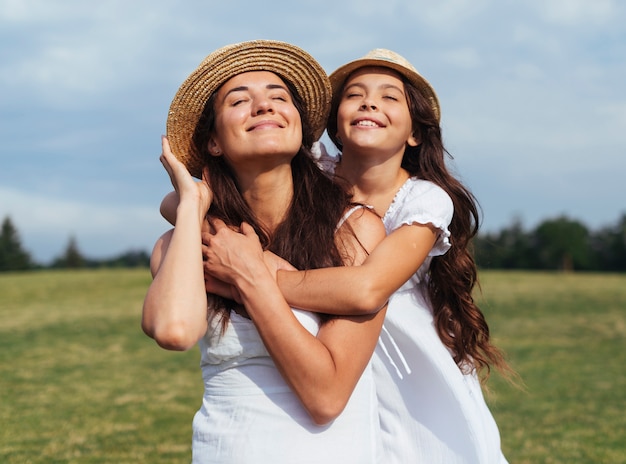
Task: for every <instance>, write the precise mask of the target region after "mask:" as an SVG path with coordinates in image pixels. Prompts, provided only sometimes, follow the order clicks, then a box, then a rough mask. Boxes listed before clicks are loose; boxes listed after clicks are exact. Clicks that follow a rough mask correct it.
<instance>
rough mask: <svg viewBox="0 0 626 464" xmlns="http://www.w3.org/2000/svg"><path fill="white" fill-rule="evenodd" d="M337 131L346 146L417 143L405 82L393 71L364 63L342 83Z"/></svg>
mask: <svg viewBox="0 0 626 464" xmlns="http://www.w3.org/2000/svg"><path fill="white" fill-rule="evenodd" d="M337 135H338V136H339V138H340V139H341V143H342V144H343V150H344V152H345V151H346V150H350V149H354V150H364V149H367V148H374V149H376V150H385V151H387V150H393V152H394V153H395V152H402V153H404V148H405V145H406V144H407V143H408V144H410V145H413V146H415V145H417V141H416V140H415V138H414V137H413V135H412V124H411V114H410V113H409V106H408V102H407V98H406V95H405V92H404V83H403V82H402V80H401V79H400V76H399V75H398V74H396V73H395V72H394V71H392V70H390V69H388V68H383V67H365V68H361V69H358V70H357V71H355V72H354V73H352V74H351V75H350V76H349V77H348V79H347V80H346V83H345V85H344V89H343V93H342V95H341V101H340V103H339V108H338V111H337Z"/></svg>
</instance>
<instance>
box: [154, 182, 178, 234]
mask: <svg viewBox="0 0 626 464" xmlns="http://www.w3.org/2000/svg"><path fill="white" fill-rule="evenodd" d="M179 202H180V199H179V198H178V192H176V190H174V191H173V192H169V193H168V194H167V195H165V196H164V197H163V200H161V206H160V207H159V211H160V213H161V216H163V218H164V219H165V220H166V221H167V222H169V223H170V224H172V225H173V226H175V225H176V209H177V208H178V203H179Z"/></svg>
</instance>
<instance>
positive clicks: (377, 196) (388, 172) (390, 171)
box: [336, 150, 409, 216]
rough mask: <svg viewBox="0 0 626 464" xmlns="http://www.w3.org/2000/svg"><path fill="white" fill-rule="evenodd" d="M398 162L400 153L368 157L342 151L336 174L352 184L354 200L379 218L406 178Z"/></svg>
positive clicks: (400, 160)
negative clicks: (374, 212) (365, 205)
mask: <svg viewBox="0 0 626 464" xmlns="http://www.w3.org/2000/svg"><path fill="white" fill-rule="evenodd" d="M401 163H402V153H400V154H399V155H398V154H393V155H392V156H387V157H368V156H363V154H362V153H355V152H354V151H350V150H344V151H343V153H342V156H341V163H340V164H339V165H338V166H337V171H336V172H337V175H338V176H341V177H343V178H345V179H346V180H347V181H348V182H349V183H350V185H352V187H353V195H354V200H355V201H358V202H362V203H365V204H368V205H371V206H373V207H374V209H375V210H376V212H377V213H378V214H379V215H380V216H383V215H384V214H385V212H386V211H387V209H388V208H389V205H390V204H391V202H392V201H393V198H394V196H395V194H396V192H397V191H398V189H399V188H400V187H401V186H402V184H404V182H406V180H407V179H408V178H409V174H408V172H407V171H405V170H404V169H403V168H402V167H401Z"/></svg>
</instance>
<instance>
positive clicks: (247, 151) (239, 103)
mask: <svg viewBox="0 0 626 464" xmlns="http://www.w3.org/2000/svg"><path fill="white" fill-rule="evenodd" d="M214 110H215V133H214V134H213V137H212V139H211V140H210V141H209V151H210V152H211V153H212V154H223V155H224V156H225V157H226V158H227V160H228V161H229V163H230V164H231V165H232V166H233V167H236V166H237V165H240V164H241V163H250V162H254V163H264V162H266V161H269V160H272V162H275V161H276V160H277V159H282V158H285V159H288V160H291V158H293V157H294V156H295V154H296V153H297V152H298V150H299V149H300V146H301V145H302V122H301V119H300V114H299V113H298V110H297V109H296V107H295V106H294V103H293V99H292V97H291V94H290V93H289V90H288V89H287V86H286V85H285V83H284V82H283V81H282V79H281V78H280V77H278V76H277V75H276V74H274V73H272V72H269V71H254V72H246V73H242V74H239V75H237V76H235V77H233V78H231V79H229V80H228V81H226V82H225V83H224V84H223V85H222V86H221V88H220V89H219V90H218V92H217V95H216V99H215V106H214Z"/></svg>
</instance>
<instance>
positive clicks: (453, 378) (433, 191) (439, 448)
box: [315, 144, 507, 464]
mask: <svg viewBox="0 0 626 464" xmlns="http://www.w3.org/2000/svg"><path fill="white" fill-rule="evenodd" d="M315 148H317V153H316V155H317V156H318V165H319V166H320V167H321V168H322V169H324V170H325V171H327V172H330V173H331V174H332V173H334V169H335V164H336V161H337V160H336V158H334V157H332V156H330V155H328V153H327V152H326V151H325V149H324V147H323V145H322V144H319V145H318V146H317V147H315ZM452 214H453V205H452V200H451V199H450V197H449V196H448V194H447V193H446V192H445V191H444V190H443V189H441V188H440V187H438V186H437V185H435V184H433V183H431V182H428V181H425V180H420V179H416V178H410V179H408V180H407V181H406V182H405V183H404V184H403V185H402V187H401V188H400V189H399V190H398V192H397V193H396V195H395V198H394V200H393V202H392V204H391V205H390V207H389V209H388V210H387V212H386V213H385V216H384V218H383V222H384V224H385V229H386V231H387V234H390V233H391V232H393V231H394V230H396V229H397V228H399V227H401V226H402V225H405V224H432V225H433V226H435V227H436V228H438V229H439V231H440V233H439V237H438V239H437V242H436V243H435V245H434V247H433V249H432V250H431V251H430V253H429V257H428V258H427V259H426V260H425V261H424V263H423V264H422V266H421V267H420V268H419V269H418V270H417V272H416V273H415V274H414V275H413V276H412V277H411V279H410V280H409V281H407V282H406V283H405V284H404V285H403V286H402V287H401V288H400V289H398V290H397V291H396V292H395V293H394V294H393V295H392V296H391V298H390V299H389V305H388V308H387V314H386V317H385V322H384V324H383V329H382V332H381V335H380V338H379V340H378V344H377V346H376V351H375V353H374V356H373V358H372V366H373V369H374V381H375V383H376V391H377V396H378V402H379V416H380V424H381V433H382V442H383V455H384V462H385V463H386V464H408V463H411V464H412V463H427V464H461V463H463V464H496V463H497V464H504V463H506V462H507V460H506V459H505V457H504V455H503V454H502V451H501V448H500V433H499V431H498V427H497V425H496V422H495V420H494V418H493V416H492V414H491V412H490V411H489V408H488V407H487V404H486V403H485V400H484V397H483V394H482V390H481V387H480V383H479V381H478V379H477V377H476V375H475V373H472V374H467V375H464V374H463V373H462V372H461V370H460V369H459V367H458V366H457V365H456V363H455V362H454V359H453V357H452V355H451V353H450V352H449V351H448V349H447V348H446V346H445V345H444V344H443V342H442V341H441V339H440V338H439V336H438V334H437V331H436V329H435V325H434V319H433V314H432V309H431V305H430V302H429V299H428V296H427V295H428V293H427V289H426V283H425V282H424V278H425V276H426V275H427V273H428V269H429V267H430V262H431V260H432V257H433V256H438V255H442V254H444V253H445V252H446V251H447V250H448V249H449V248H450V241H449V240H450V232H449V230H448V226H449V224H450V221H451V219H452ZM452 239H454V238H452ZM381 278H384V276H381Z"/></svg>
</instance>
